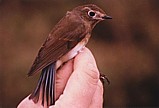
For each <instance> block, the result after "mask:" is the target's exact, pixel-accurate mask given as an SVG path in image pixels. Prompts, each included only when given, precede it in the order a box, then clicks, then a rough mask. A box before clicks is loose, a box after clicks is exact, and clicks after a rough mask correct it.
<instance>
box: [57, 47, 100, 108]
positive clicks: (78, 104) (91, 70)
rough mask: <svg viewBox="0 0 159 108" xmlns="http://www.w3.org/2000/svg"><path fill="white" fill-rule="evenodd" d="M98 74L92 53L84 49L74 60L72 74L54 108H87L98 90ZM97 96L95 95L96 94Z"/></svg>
mask: <svg viewBox="0 0 159 108" xmlns="http://www.w3.org/2000/svg"><path fill="white" fill-rule="evenodd" d="M98 81H99V72H98V69H97V66H96V63H95V60H94V57H93V55H92V53H91V52H90V51H89V50H88V49H87V48H85V49H84V51H83V52H82V53H79V54H78V55H77V57H76V58H75V60H74V72H73V73H72V75H71V76H70V78H69V80H68V82H67V85H66V88H65V90H64V94H63V95H61V96H60V98H59V99H58V100H57V101H56V103H55V107H58V108H59V107H66V106H69V108H88V107H89V106H90V104H91V102H92V98H93V96H95V95H94V94H95V92H96V90H97V88H98ZM96 95H97V94H96Z"/></svg>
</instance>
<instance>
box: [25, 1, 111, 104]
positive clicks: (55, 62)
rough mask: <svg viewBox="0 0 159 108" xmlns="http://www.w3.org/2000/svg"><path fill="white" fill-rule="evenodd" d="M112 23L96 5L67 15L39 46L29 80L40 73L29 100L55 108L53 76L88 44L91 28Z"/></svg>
mask: <svg viewBox="0 0 159 108" xmlns="http://www.w3.org/2000/svg"><path fill="white" fill-rule="evenodd" d="M106 19H112V17H111V16H108V15H107V14H106V13H105V12H104V11H103V10H102V9H101V8H99V7H98V6H97V5H95V4H85V5H81V6H77V7H75V8H74V9H72V10H71V11H67V12H66V14H65V16H64V17H63V18H62V19H61V20H60V21H59V22H58V23H57V24H56V25H55V26H54V28H53V29H52V31H51V32H50V34H49V35H48V37H47V38H46V40H45V41H44V43H43V44H42V46H41V48H40V50H39V52H38V54H37V56H36V58H35V60H34V62H33V64H32V66H31V68H30V70H29V72H28V76H33V75H34V74H35V73H39V72H41V75H40V78H39V80H38V84H37V86H36V88H35V90H34V91H33V92H32V93H31V95H30V96H29V99H30V100H32V101H33V102H34V103H38V102H39V101H40V100H41V105H43V106H46V107H48V106H51V105H54V104H55V86H56V85H55V79H56V78H55V74H56V71H57V70H58V69H59V68H60V67H61V66H62V65H63V64H64V63H66V62H67V61H68V60H70V59H73V58H74V57H75V56H76V55H77V54H78V53H80V51H81V50H82V49H83V48H84V47H85V45H86V44H87V43H88V40H89V38H90V37H91V33H92V30H93V28H94V27H95V25H96V24H97V23H99V22H100V21H103V20H106Z"/></svg>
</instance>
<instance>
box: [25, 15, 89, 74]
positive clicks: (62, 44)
mask: <svg viewBox="0 0 159 108" xmlns="http://www.w3.org/2000/svg"><path fill="white" fill-rule="evenodd" d="M87 33H88V32H87V30H86V28H85V26H84V23H81V21H78V20H76V21H74V20H72V19H71V18H70V17H67V16H65V17H64V18H63V19H62V20H61V21H59V23H58V24H57V25H56V26H55V27H54V29H53V30H52V32H51V33H50V35H49V36H48V37H47V39H46V41H45V42H44V44H43V45H42V47H41V48H40V50H39V52H38V55H37V57H36V59H35V61H34V63H33V65H32V67H31V69H30V71H29V73H28V75H29V76H30V75H33V74H34V73H36V72H38V71H40V70H41V69H43V68H45V67H46V66H48V65H49V64H51V63H53V62H55V61H56V60H58V59H59V58H60V57H61V56H63V55H64V54H66V53H67V52H68V51H70V49H71V48H72V47H74V46H75V45H76V44H77V43H78V42H79V41H81V40H82V39H83V38H84V37H85V35H86V34H87ZM70 43H73V44H70ZM68 45H71V47H68Z"/></svg>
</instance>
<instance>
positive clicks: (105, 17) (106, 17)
mask: <svg viewBox="0 0 159 108" xmlns="http://www.w3.org/2000/svg"><path fill="white" fill-rule="evenodd" d="M102 19H103V20H105V19H112V17H111V16H108V15H105V16H103V17H102Z"/></svg>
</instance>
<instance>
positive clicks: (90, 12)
mask: <svg viewBox="0 0 159 108" xmlns="http://www.w3.org/2000/svg"><path fill="white" fill-rule="evenodd" d="M88 15H89V16H90V17H94V16H95V15H96V13H95V12H93V11H89V12H88Z"/></svg>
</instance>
